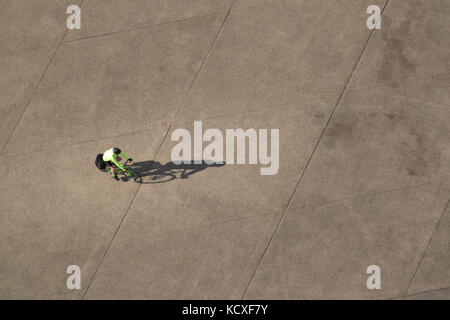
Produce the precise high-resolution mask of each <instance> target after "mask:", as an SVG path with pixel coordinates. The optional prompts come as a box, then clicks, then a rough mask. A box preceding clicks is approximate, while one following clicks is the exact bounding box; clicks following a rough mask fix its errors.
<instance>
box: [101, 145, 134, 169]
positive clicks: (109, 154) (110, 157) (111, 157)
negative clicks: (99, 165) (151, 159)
mask: <svg viewBox="0 0 450 320" xmlns="http://www.w3.org/2000/svg"><path fill="white" fill-rule="evenodd" d="M113 150H114V148H111V149H109V150H106V151H105V152H104V153H103V161H105V162H106V161H111V162H112V163H114V164H115V165H116V166H118V167H119V168H120V169H123V164H121V163H120V162H119V161H117V155H116V154H115V153H114V151H113ZM120 156H122V157H123V158H125V160H128V159H130V157H128V156H127V155H126V154H125V153H123V152H121V153H120Z"/></svg>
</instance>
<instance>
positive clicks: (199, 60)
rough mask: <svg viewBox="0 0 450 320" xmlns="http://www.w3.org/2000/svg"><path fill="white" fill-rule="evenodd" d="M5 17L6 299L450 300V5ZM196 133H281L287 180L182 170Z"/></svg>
mask: <svg viewBox="0 0 450 320" xmlns="http://www.w3.org/2000/svg"><path fill="white" fill-rule="evenodd" d="M69 4H80V5H81V24H82V28H81V30H70V31H68V30H67V28H66V23H65V22H66V17H67V14H66V8H67V6H68V5H69ZM373 4H376V5H379V6H380V7H381V8H382V9H383V13H382V23H381V29H380V30H373V31H371V30H369V29H368V28H367V27H366V19H367V17H368V14H367V13H366V9H367V7H368V6H369V5H373ZM0 6H1V7H2V10H1V11H0V42H1V47H0V97H1V98H0V113H1V114H2V117H1V122H0V147H1V149H0V177H1V179H0V190H1V192H0V299H17V298H24V299H104V298H111V299H252V298H257V299H260V298H261V299H326V298H329V299H391V298H394V299H395V298H396V299H449V295H448V288H449V286H450V283H449V279H450V274H449V270H450V260H449V248H448V245H449V242H450V241H449V240H450V230H449V215H450V208H449V192H450V173H449V172H450V131H449V128H450V120H449V119H450V107H449V104H450V89H449V87H450V86H449V84H450V65H449V58H450V36H449V33H448V31H449V29H450V20H449V19H448V17H449V16H450V2H449V1H447V0H433V1H419V0H401V1H400V0H370V1H369V0H350V1H348V0H347V1H344V0H339V1H332V0H317V1H312V0H278V1H276V0H227V1H216V0H188V1H176V0H164V1H162V0H161V1H156V0H154V1H153V0H152V1H143V0H130V1H119V0H114V1H103V0H80V1H65V0H64V1H60V0H58V1H53V0H43V1H22V0H2V1H0ZM194 120H202V121H203V130H206V129H208V128H218V129H220V130H222V131H223V132H225V130H226V129H237V128H242V129H244V130H245V129H249V128H255V129H280V152H279V157H280V165H279V172H278V174H276V175H273V176H262V175H260V171H259V170H260V168H261V165H260V164H258V165H249V164H244V165H236V164H231V163H225V164H224V165H214V166H206V165H204V164H202V165H182V166H175V165H174V164H173V163H171V150H172V148H173V146H174V145H175V144H176V143H175V142H172V141H171V134H172V132H173V131H174V130H175V129H177V128H185V129H188V130H189V131H190V132H193V121H194ZM112 146H119V147H121V148H122V149H123V150H124V151H125V152H126V153H127V154H129V155H130V156H132V157H133V158H134V159H135V161H136V164H135V168H136V170H138V171H139V172H141V174H142V176H143V183H142V184H134V183H132V182H130V181H128V182H126V181H121V182H116V181H114V180H113V179H111V177H109V176H108V175H106V174H102V173H101V172H99V171H98V170H97V169H96V168H95V166H94V159H95V156H96V155H97V154H98V153H101V152H103V151H104V150H106V149H108V148H110V147H112ZM247 156H248V154H247ZM374 264H375V265H378V266H380V268H381V289H380V290H369V289H367V287H366V280H367V278H368V277H369V275H368V274H367V273H366V269H367V267H368V266H369V265H374ZM69 265H78V266H80V268H81V290H68V289H67V287H66V279H67V277H68V275H67V274H66V269H67V267H68V266H69Z"/></svg>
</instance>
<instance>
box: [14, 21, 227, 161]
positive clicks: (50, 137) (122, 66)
mask: <svg viewBox="0 0 450 320" xmlns="http://www.w3.org/2000/svg"><path fill="white" fill-rule="evenodd" d="M223 17H224V16H223V15H222V14H219V15H213V16H208V17H200V18H196V19H192V20H189V21H185V22H180V23H173V24H168V25H164V26H158V27H154V28H149V29H145V30H135V31H131V32H129V33H120V34H115V35H110V36H105V37H102V38H98V39H87V40H82V41H76V42H70V43H66V44H64V45H62V46H61V47H60V50H59V51H58V54H57V55H56V56H55V58H54V60H53V62H52V64H51V66H50V67H49V69H48V71H47V74H46V75H45V77H44V79H43V81H42V83H41V85H40V86H39V88H38V90H37V92H36V94H35V96H34V97H33V99H32V101H31V104H30V107H29V108H28V109H27V112H26V113H25V114H24V116H23V119H22V121H21V122H20V124H19V126H18V128H17V131H16V132H15V134H14V135H13V136H12V138H11V141H10V143H9V145H8V146H7V148H6V150H5V153H17V152H21V151H22V150H36V149H40V148H43V147H46V148H48V147H51V146H54V145H61V144H68V143H75V142H81V141H88V140H92V139H98V138H105V137H109V136H116V135H121V134H124V133H129V132H133V131H139V130H143V129H148V128H151V127H153V126H155V125H158V124H161V123H169V122H170V120H171V119H172V117H173V115H174V113H175V111H176V110H177V108H178V105H179V104H180V103H181V100H182V99H183V98H184V95H185V93H186V91H187V90H188V88H189V86H190V83H191V82H192V80H193V78H194V76H195V74H196V72H197V71H198V69H199V67H200V65H201V63H202V61H203V59H204V58H205V56H206V54H207V52H208V50H209V48H210V46H211V43H212V41H213V40H214V38H215V36H216V34H217V32H218V28H219V26H220V25H221V23H222V21H223Z"/></svg>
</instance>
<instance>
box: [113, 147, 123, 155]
mask: <svg viewBox="0 0 450 320" xmlns="http://www.w3.org/2000/svg"><path fill="white" fill-rule="evenodd" d="M113 152H114V153H115V154H120V153H121V152H122V151H121V150H120V149H119V148H114V149H113Z"/></svg>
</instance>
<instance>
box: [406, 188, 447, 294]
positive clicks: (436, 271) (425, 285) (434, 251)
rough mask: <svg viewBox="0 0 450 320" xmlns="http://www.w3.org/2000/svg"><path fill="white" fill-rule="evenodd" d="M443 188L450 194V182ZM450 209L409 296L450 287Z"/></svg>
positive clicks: (433, 240) (424, 257)
mask: <svg viewBox="0 0 450 320" xmlns="http://www.w3.org/2000/svg"><path fill="white" fill-rule="evenodd" d="M445 187H446V189H444V186H443V187H442V189H443V190H447V194H450V181H448V182H447V183H446V185H445ZM449 244H450V207H447V210H446V211H445V212H444V213H443V215H442V218H441V220H440V223H439V225H438V226H437V229H436V231H435V232H434V234H433V237H432V238H431V239H430V243H429V246H428V248H427V251H426V252H425V254H424V256H423V260H422V261H421V263H420V266H419V269H418V270H417V273H416V274H415V277H414V280H413V281H412V283H411V286H410V287H409V291H408V294H415V293H418V292H424V291H430V290H437V289H442V288H448V287H450V257H449V252H450V247H449Z"/></svg>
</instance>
